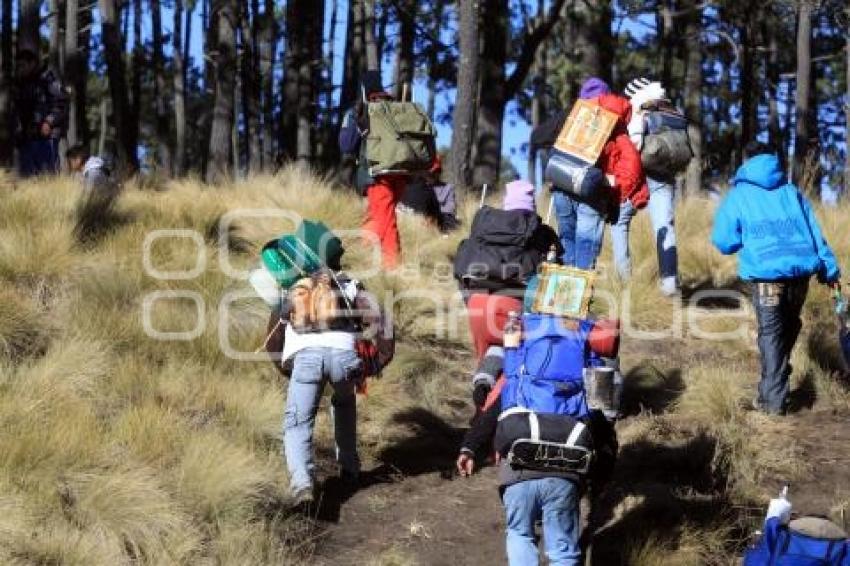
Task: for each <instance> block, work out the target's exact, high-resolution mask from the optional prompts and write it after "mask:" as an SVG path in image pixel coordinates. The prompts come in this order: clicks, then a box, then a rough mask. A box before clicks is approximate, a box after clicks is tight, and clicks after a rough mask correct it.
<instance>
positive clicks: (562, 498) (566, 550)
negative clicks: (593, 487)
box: [502, 478, 581, 566]
mask: <svg viewBox="0 0 850 566" xmlns="http://www.w3.org/2000/svg"><path fill="white" fill-rule="evenodd" d="M579 500H580V497H579V490H578V487H577V486H576V484H575V483H573V482H571V481H570V480H567V479H563V478H541V479H534V480H526V481H521V482H519V483H515V484H513V485H510V486H508V487H507V488H506V489H505V493H504V495H503V496H502V501H503V503H504V505H505V514H506V523H507V550H508V564H509V565H510V566H530V565H536V564H538V563H539V562H538V553H537V540H536V539H535V537H534V523H535V522H536V521H537V520H539V519H542V520H543V547H544V549H545V551H546V557H547V558H548V559H549V564H550V566H571V565H574V564H579V563H580V562H581V549H580V548H579V543H578V541H579V529H580V523H579V507H578V506H579Z"/></svg>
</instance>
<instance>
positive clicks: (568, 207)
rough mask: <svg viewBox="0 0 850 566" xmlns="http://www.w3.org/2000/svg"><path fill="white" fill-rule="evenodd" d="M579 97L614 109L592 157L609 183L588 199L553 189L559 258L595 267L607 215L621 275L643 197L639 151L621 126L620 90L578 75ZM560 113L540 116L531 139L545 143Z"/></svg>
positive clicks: (627, 109)
mask: <svg viewBox="0 0 850 566" xmlns="http://www.w3.org/2000/svg"><path fill="white" fill-rule="evenodd" d="M579 97H580V98H582V99H584V100H587V101H589V102H591V103H592V104H596V105H598V106H600V107H601V108H604V109H605V110H608V111H611V112H613V113H615V114H617V116H618V117H619V120H618V121H617V125H616V127H615V129H614V132H613V133H612V134H611V138H610V139H609V140H608V142H607V143H606V144H605V147H604V148H603V150H602V154H601V155H600V156H599V160H598V161H597V163H596V166H597V167H598V168H599V169H601V170H602V172H603V173H604V174H605V177H606V178H607V180H608V184H609V185H610V187H607V188H603V189H602V192H601V193H600V195H599V197H598V198H596V199H594V200H593V202H590V201H584V200H580V199H578V198H577V197H575V196H573V195H570V194H567V193H566V192H564V191H560V190H555V191H553V198H554V203H555V214H556V215H557V217H558V232H559V235H560V238H561V244H562V246H563V248H564V255H563V263H564V264H565V265H572V266H575V267H578V268H580V269H594V268H595V266H596V259H597V257H598V256H599V253H600V251H601V250H602V240H603V235H604V228H605V220H606V218H607V219H609V220H610V221H611V222H612V224H613V226H612V228H611V239H612V241H613V246H614V259H615V263H616V265H617V266H618V268H622V269H621V271H620V275H621V276H622V277H624V278H627V277H628V275H629V273H628V271H627V269H625V266H628V264H629V261H628V256H629V247H628V237H629V225H630V224H631V220H632V217H633V216H634V215H635V213H636V212H637V210H638V209H640V208H643V207H644V206H646V203H647V201H648V199H649V192H648V190H647V187H646V182H645V180H644V178H643V169H642V168H641V163H640V155H639V154H638V152H637V150H636V149H635V147H634V146H633V145H632V142H631V141H630V140H629V136H628V131H627V125H628V123H629V121H630V120H631V105H630V104H629V102H628V100H626V99H625V98H623V97H622V96H619V95H616V94H612V93H611V89H610V87H609V86H608V84H607V83H605V81H603V80H602V79H599V78H597V77H590V78H589V79H587V80H586V81H584V83H583V84H582V86H581V91H580V94H579ZM566 119H567V112H566V111H561V112H559V113H558V114H556V115H554V116H552V117H551V118H549V119H548V120H546V121H545V122H543V123H542V124H541V125H540V126H538V127H537V128H535V130H534V131H533V132H532V133H531V145H533V146H534V147H538V148H551V147H552V146H553V145H554V143H555V139H556V138H557V136H558V133H559V132H560V131H561V129H562V128H563V127H564V123H565V122H566Z"/></svg>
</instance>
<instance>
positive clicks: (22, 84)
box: [13, 45, 67, 177]
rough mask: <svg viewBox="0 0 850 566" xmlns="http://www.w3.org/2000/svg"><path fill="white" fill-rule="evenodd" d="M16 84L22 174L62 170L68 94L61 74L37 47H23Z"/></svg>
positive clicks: (17, 67)
mask: <svg viewBox="0 0 850 566" xmlns="http://www.w3.org/2000/svg"><path fill="white" fill-rule="evenodd" d="M13 88H14V104H15V113H16V115H17V118H18V126H17V132H16V133H17V136H16V138H17V146H18V159H19V170H20V174H21V176H22V177H31V176H33V175H40V174H44V173H51V174H52V173H58V172H59V139H60V138H61V137H62V133H63V131H62V129H63V127H64V126H65V118H66V112H67V110H66V107H67V95H66V93H65V89H64V87H63V86H62V83H61V82H60V80H59V77H58V75H57V74H56V73H55V72H54V71H53V70H52V69H50V68H48V67H47V66H43V65H42V64H41V61H40V59H39V55H38V50H37V47H34V46H30V45H22V46H20V47H19V50H18V56H17V59H16V68H15V82H14V86H13Z"/></svg>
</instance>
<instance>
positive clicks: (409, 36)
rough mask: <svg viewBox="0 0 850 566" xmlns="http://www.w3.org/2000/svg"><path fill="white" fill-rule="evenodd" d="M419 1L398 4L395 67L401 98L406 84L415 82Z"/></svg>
mask: <svg viewBox="0 0 850 566" xmlns="http://www.w3.org/2000/svg"><path fill="white" fill-rule="evenodd" d="M416 7H417V2H414V1H413V0H400V1H399V2H398V3H397V4H396V10H397V11H398V21H399V35H398V46H397V49H396V60H395V69H394V72H393V74H394V80H393V82H394V83H395V93H394V94H395V97H396V100H401V94H402V90H403V87H404V85H405V84H407V85H410V84H412V83H413V65H414V61H413V56H414V54H413V41H414V39H415V34H416V16H417V14H416V12H417V9H416Z"/></svg>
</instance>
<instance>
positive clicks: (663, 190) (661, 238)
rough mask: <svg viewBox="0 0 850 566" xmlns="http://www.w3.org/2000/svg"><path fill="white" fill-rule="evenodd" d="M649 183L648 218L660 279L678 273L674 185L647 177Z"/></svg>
mask: <svg viewBox="0 0 850 566" xmlns="http://www.w3.org/2000/svg"><path fill="white" fill-rule="evenodd" d="M646 182H647V185H649V204H647V205H646V207H647V209H648V210H649V218H650V220H651V221H652V231H653V232H654V233H655V246H656V250H657V253H658V276H659V277H660V278H661V279H665V278H667V277H673V278H675V277H676V276H677V275H678V273H679V260H678V254H677V252H676V228H675V223H674V220H673V216H674V213H673V211H674V207H673V204H674V203H673V191H674V187H673V185H672V184H670V183H666V182H664V181H656V180H655V179H647V180H646Z"/></svg>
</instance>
